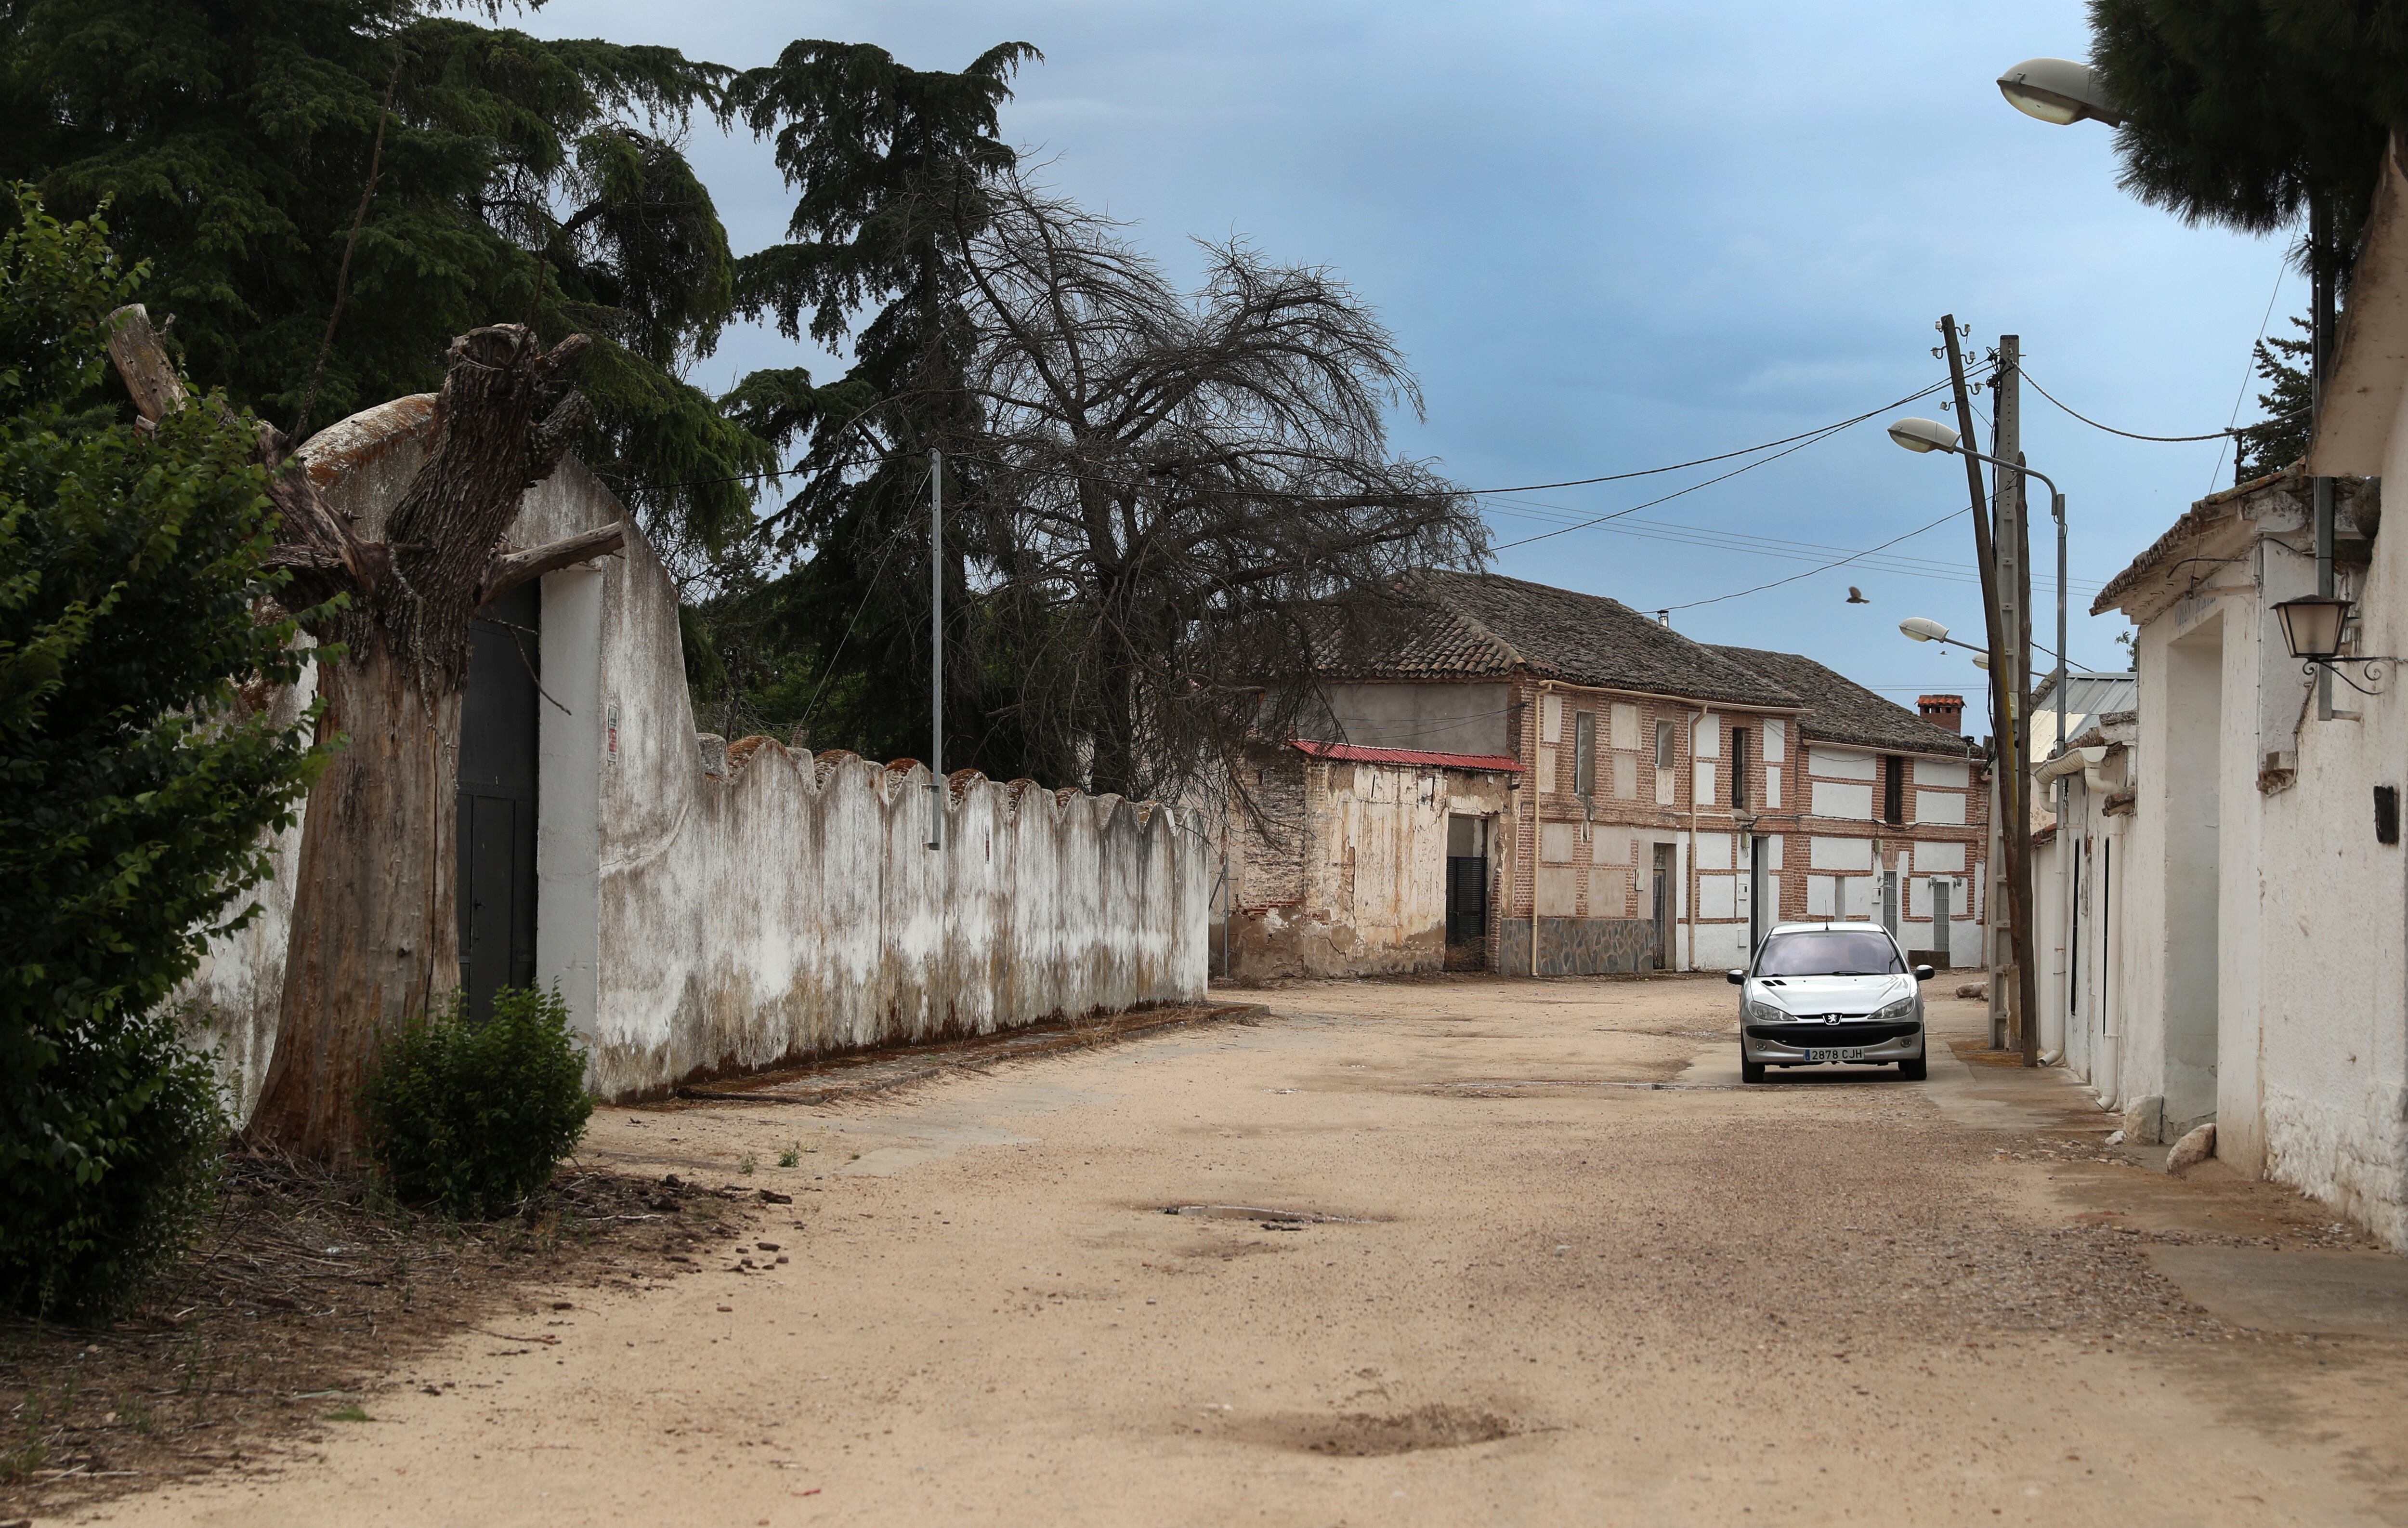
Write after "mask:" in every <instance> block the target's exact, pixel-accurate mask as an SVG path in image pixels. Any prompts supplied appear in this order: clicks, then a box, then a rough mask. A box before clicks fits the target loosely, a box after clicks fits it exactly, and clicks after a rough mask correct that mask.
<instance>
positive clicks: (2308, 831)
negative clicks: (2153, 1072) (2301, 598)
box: [2217, 414, 2408, 1251]
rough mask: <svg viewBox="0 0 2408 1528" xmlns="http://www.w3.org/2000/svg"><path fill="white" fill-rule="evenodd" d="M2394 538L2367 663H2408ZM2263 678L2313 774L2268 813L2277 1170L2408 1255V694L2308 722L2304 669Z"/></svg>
mask: <svg viewBox="0 0 2408 1528" xmlns="http://www.w3.org/2000/svg"><path fill="white" fill-rule="evenodd" d="M2384 478H2385V480H2386V485H2388V484H2390V483H2408V414H2403V417H2401V418H2399V419H2396V420H2395V421H2394V422H2393V425H2392V429H2391V434H2390V440H2389V443H2388V446H2387V448H2386V454H2385V462H2384ZM2391 532H2392V533H2391V534H2390V535H2389V536H2381V535H2378V536H2377V537H2376V538H2375V541H2374V545H2373V561H2372V566H2371V567H2369V568H2368V569H2366V570H2365V573H2364V584H2363V587H2362V590H2361V591H2360V593H2359V609H2360V611H2361V613H2362V614H2361V619H2362V620H2363V623H2364V630H2363V633H2362V635H2361V638H2360V641H2359V642H2358V651H2360V652H2372V653H2401V652H2408V648H2403V647H2402V646H2401V645H2400V644H2401V642H2403V641H2408V611H2403V609H2402V608H2401V600H2402V598H2408V535H2403V534H2402V533H2401V527H2400V526H2397V525H2395V526H2392V527H2391ZM2297 560H2298V559H2296V558H2294V557H2291V556H2289V555H2286V554H2283V553H2274V554H2272V555H2270V556H2269V558H2268V560H2267V564H2266V578H2267V583H2268V590H2269V595H2270V597H2272V595H2274V594H2276V593H2296V592H2300V591H2299V590H2298V589H2296V588H2289V587H2286V584H2296V583H2297V582H2298V577H2299V575H2298V570H2297V569H2286V568H2285V567H2284V566H2283V565H2284V564H2286V563H2291V562H2296V561H2297ZM2278 581H2282V582H2280V583H2278ZM2272 641H2274V642H2279V641H2280V639H2279V637H2276V638H2274V639H2272ZM2286 658H2287V655H2286ZM2286 668H2287V669H2288V672H2287V673H2286V672H2284V671H2283V670H2285V669H2286ZM2263 674H2264V678H2263V680H2262V682H2263V683H2264V684H2265V685H2266V687H2267V688H2268V689H2269V690H2272V692H2273V693H2272V695H2270V696H2269V698H2268V700H2267V703H2266V704H2265V705H2264V706H2263V707H2262V710H2263V713H2264V714H2265V715H2266V716H2267V717H2268V718H2269V724H2270V725H2272V726H2274V727H2277V728H2281V729H2282V730H2281V731H2279V732H2278V733H2277V734H2276V736H2275V738H2274V739H2273V740H2272V741H2270V742H2267V744H2266V747H2267V748H2268V749H2269V750H2273V749H2276V748H2279V747H2281V746H2284V741H2283V740H2284V737H2285V735H2286V734H2287V732H2288V730H2289V728H2290V727H2291V726H2293V725H2297V727H2298V746H2297V756H2298V774H2297V777H2296V781H2295V783H2294V784H2293V785H2292V786H2291V787H2290V788H2289V789H2287V790H2284V791H2282V792H2280V793H2279V794H2276V795H2273V796H2270V797H2268V798H2267V799H2266V800H2265V802H2264V806H2263V810H2264V814H2265V827H2264V830H2263V833H2262V835H2261V839H2260V844H2261V847H2260V853H2261V856H2262V868H2263V873H2262V875H2261V876H2260V878H2259V882H2260V885H2261V887H2262V888H2263V889H2262V900H2261V901H2260V904H2259V917H2260V928H2261V929H2262V930H2263V937H2262V939H2261V941H2260V942H2259V946H2258V951H2257V954H2258V959H2259V971H2258V986H2259V991H2260V993H2261V997H2260V1001H2259V1003H2258V1011H2259V1016H2260V1020H2261V1022H2260V1027H2259V1031H2258V1033H2257V1042H2258V1047H2259V1048H2258V1051H2257V1068H2256V1074H2257V1075H2256V1089H2255V1091H2256V1095H2257V1096H2256V1098H2255V1100H2254V1102H2255V1104H2256V1107H2257V1119H2258V1130H2257V1134H2258V1135H2259V1138H2260V1143H2259V1145H2260V1149H2261V1151H2262V1171H2263V1172H2264V1173H2265V1175H2267V1176H2269V1177H2272V1178H2273V1179H2275V1180H2277V1181H2279V1182H2283V1183H2287V1184H2290V1185H2292V1186H2293V1187H2295V1188H2298V1189H2302V1190H2304V1191H2306V1192H2308V1193H2311V1194H2314V1195H2315V1197H2317V1198H2318V1199H2320V1200H2323V1201H2324V1202H2326V1203H2327V1204H2331V1205H2333V1206H2334V1207H2335V1208H2336V1209H2338V1210H2340V1211H2342V1212H2343V1213H2344V1214H2346V1215H2348V1216H2349V1217H2350V1218H2352V1219H2355V1220H2357V1221H2358V1222H2359V1223H2361V1224H2363V1225H2365V1226H2367V1227H2368V1228H2369V1229H2370V1230H2372V1232H2374V1233H2375V1234H2376V1235H2378V1236H2380V1237H2381V1238H2382V1239H2383V1240H2384V1241H2385V1242H2386V1243H2388V1244H2389V1245H2390V1246H2391V1247H2393V1248H2395V1249H2397V1250H2401V1251H2408V858H2403V851H2402V849H2401V846H2400V845H2397V844H2381V843H2376V842H2375V839H2374V831H2373V808H2372V793H2373V787H2374V786H2378V785H2389V786H2399V787H2401V788H2403V789H2408V688H2403V686H2402V685H2401V681H2400V679H2399V678H2398V677H2396V676H2395V677H2393V678H2392V679H2391V680H2389V681H2388V682H2387V683H2386V684H2385V685H2383V686H2382V688H2383V689H2384V691H2385V692H2386V693H2384V694H2382V695H2378V696H2372V697H2364V696H2359V695H2357V694H2356V693H2354V692H2353V691H2351V690H2350V689H2349V688H2348V687H2347V686H2345V685H2339V684H2336V685H2334V704H2335V706H2336V707H2337V708H2339V709H2342V710H2345V711H2356V712H2357V713H2358V719H2357V720H2334V721H2317V720H2315V716H2314V713H2313V711H2310V712H2309V713H2308V719H2307V720H2306V721H2304V722H2296V721H2295V719H2296V718H2297V717H2298V715H2299V714H2300V709H2301V708H2300V702H2301V701H2302V700H2303V699H2305V686H2304V685H2303V684H2302V683H2301V682H2300V679H2299V676H2298V669H2297V666H2296V665H2291V664H2287V663H2285V664H2280V665H2278V664H2276V663H2274V662H2272V661H2271V659H2270V661H2269V662H2268V663H2267V664H2265V665H2264V666H2263ZM2222 1133H2223V1132H2222V1130H2221V1129H2220V1128H2219V1130H2218V1132H2217V1134H2218V1136H2219V1138H2220V1137H2221V1135H2222Z"/></svg>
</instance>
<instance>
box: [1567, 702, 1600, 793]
mask: <svg viewBox="0 0 2408 1528" xmlns="http://www.w3.org/2000/svg"><path fill="white" fill-rule="evenodd" d="M1572 794H1573V795H1575V796H1594V795H1596V794H1597V714H1596V713H1595V712H1593V711H1584V712H1582V713H1581V714H1578V715H1576V716H1574V717H1573V718H1572Z"/></svg>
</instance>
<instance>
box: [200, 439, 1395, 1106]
mask: <svg viewBox="0 0 2408 1528" xmlns="http://www.w3.org/2000/svg"><path fill="white" fill-rule="evenodd" d="M418 403H419V400H411V399H404V400H397V402H396V403H394V404H388V405H385V406H384V407H383V408H382V409H380V410H374V411H369V412H368V413H366V414H363V415H357V416H354V417H353V419H351V420H350V421H346V422H345V423H344V425H338V426H337V427H336V429H334V430H330V431H328V432H326V435H325V436H324V437H322V440H326V441H327V442H328V443H329V447H330V448H338V449H339V450H341V451H343V452H345V453H348V454H347V455H345V456H344V457H342V458H341V467H340V468H327V467H326V466H325V464H322V463H321V462H317V461H313V462H312V464H311V469H312V471H313V473H317V474H318V475H319V477H320V483H321V490H322V492H323V493H324V494H325V496H326V497H327V498H328V499H329V501H330V502H331V503H333V504H334V505H335V506H336V507H337V509H349V510H351V511H352V512H354V513H355V514H356V515H357V521H358V523H359V524H360V525H362V526H363V527H365V528H367V529H369V530H371V531H372V530H373V527H374V526H376V525H378V524H380V521H381V517H382V509H383V506H384V505H385V504H387V503H389V502H391V500H392V498H393V497H394V496H396V495H397V494H398V493H399V491H400V490H401V488H403V487H404V486H406V485H407V483H408V482H409V477H410V475H411V474H412V473H413V472H414V471H415V468H416V465H417V461H418V459H419V456H420V447H419V445H418V439H419V437H418V434H417V432H418V431H419V430H420V429H422V428H423V424H424V411H423V407H419V406H418ZM622 513H623V512H622V511H621V509H620V507H619V505H618V503H617V502H616V500H615V499H613V498H612V497H611V496H610V495H609V493H608V492H607V490H605V489H604V488H603V487H602V486H601V484H600V483H598V482H596V481H595V479H594V477H593V476H592V474H590V473H588V472H587V471H586V470H585V469H584V468H582V467H581V466H580V465H579V464H577V463H576V462H574V461H569V462H565V463H563V464H562V466H561V468H560V469H559V470H558V471H556V472H555V473H554V474H553V475H552V477H551V478H550V479H548V480H547V481H546V482H545V483H542V484H540V485H538V487H537V488H535V489H534V490H531V491H530V492H529V494H528V495H527V497H526V501H525V503H524V505H523V507H522V510H521V512H520V514H519V516H518V518H517V519H516V520H514V521H513V522H512V523H511V526H510V531H509V539H510V540H511V541H513V542H515V543H516V544H519V545H522V546H525V545H532V544H536V543H538V542H541V541H549V540H552V539H554V538H556V537H559V536H564V535H567V534H570V533H573V532H575V531H578V530H582V529H587V528H590V527H592V526H598V525H602V524H606V523H609V521H611V520H616V519H619V518H621V516H622ZM544 617H545V631H544V639H543V675H544V687H545V689H546V690H547V691H548V692H550V694H551V697H552V699H551V700H550V701H547V702H546V703H545V704H544V707H543V722H542V731H541V740H540V746H541V750H542V761H541V770H542V773H541V780H540V792H541V808H540V811H541V815H540V817H539V819H538V821H539V826H538V848H537V874H538V887H539V894H538V911H537V955H538V981H541V982H544V983H547V984H550V983H552V982H557V983H558V984H559V985H560V987H561V990H562V992H563V994H564V996H566V998H567V999H568V1002H569V1005H570V1012H571V1016H572V1017H573V1018H574V1020H575V1022H576V1024H577V1027H578V1028H579V1030H580V1031H582V1032H584V1033H585V1034H587V1035H588V1036H589V1037H591V1039H592V1041H593V1043H594V1062H593V1066H594V1072H593V1075H594V1080H595V1086H596V1088H598V1089H599V1090H600V1091H601V1092H602V1093H603V1094H604V1095H605V1096H606V1097H611V1098H628V1097H634V1096H639V1095H643V1094H647V1093H658V1092H661V1091H664V1090H666V1089H667V1088H669V1087H671V1086H673V1085H674V1084H676V1083H677V1082H679V1081H681V1080H685V1079H688V1078H692V1077H695V1076H697V1075H701V1074H711V1073H718V1072H724V1071H733V1070H742V1069H754V1068H760V1067H766V1066H771V1065H775V1064H779V1063H781V1062H788V1061H794V1060H802V1059H805V1058H808V1057H810V1056H814V1055H820V1054H824V1053H827V1052H831V1051H838V1050H844V1049H849V1048H854V1047H859V1046H867V1045H883V1044H891V1043H895V1042H897V1041H904V1040H913V1039H925V1038H930V1037H933V1036H937V1035H940V1034H955V1033H973V1032H989V1031H995V1030H998V1029H1005V1028H1011V1027H1013V1026H1017V1025H1024V1024H1028V1023H1031V1022H1034V1021H1036V1020H1039V1019H1042V1018H1045V1017H1048V1016H1053V1015H1056V1014H1063V1015H1071V1016H1081V1015H1085V1014H1089V1013H1094V1012H1098V1011H1112V1010H1118V1009H1125V1008H1128V1007H1131V1006H1134V1005H1136V1004H1140V1003H1145V1002H1194V1001H1197V1000H1199V999H1201V998H1202V997H1203V996H1204V993H1205V976H1206V971H1207V948H1208V925H1209V917H1210V902H1211V881H1212V863H1211V855H1210V854H1209V853H1208V852H1206V851H1205V850H1204V849H1203V848H1202V846H1201V845H1200V844H1199V843H1197V839H1196V838H1195V836H1194V835H1193V834H1192V833H1191V832H1189V831H1187V830H1186V829H1183V828H1182V827H1181V826H1180V825H1179V824H1178V823H1177V822H1175V821H1174V819H1173V815H1172V814H1171V813H1170V812H1169V811H1168V809H1166V808H1162V807H1158V806H1139V805H1135V804H1133V803H1129V802H1126V801H1123V800H1120V799H1118V798H1116V797H1088V796H1084V795H1082V794H1080V793H1078V792H1076V791H1060V792H1054V791H1047V790H1043V789H1040V788H1039V787H1037V786H1033V785H1030V784H1028V783H1026V782H1019V783H1015V784H1012V785H1002V784H997V783H995V782H991V781H988V780H986V779H984V778H983V777H982V776H980V775H977V774H975V773H969V772H964V773H961V774H957V775H955V776H954V777H953V780H952V782H951V783H950V788H949V790H948V792H947V806H946V824H947V827H946V834H945V841H946V847H945V848H944V849H943V850H942V851H941V852H931V851H930V850H929V849H927V848H926V847H925V843H926V838H927V826H928V795H929V793H928V791H927V790H926V789H925V786H926V785H927V773H926V771H925V769H922V768H920V767H919V766H916V765H913V766H910V767H909V768H905V769H889V768H886V767H883V766H880V765H877V764H872V763H869V762H867V761H865V760H862V759H859V758H856V757H853V756H851V755H829V756H824V757H820V758H817V759H814V758H812V757H810V756H809V755H803V754H794V753H789V752H788V751H787V750H786V749H785V748H783V747H781V745H779V744H778V743H776V742H771V741H769V740H767V739H752V740H746V741H745V742H739V743H738V744H737V745H736V746H735V747H734V748H731V749H730V750H729V755H730V764H729V767H728V768H727V770H726V771H725V772H724V774H720V775H711V774H707V773H705V772H704V767H703V763H702V757H701V754H700V751H699V749H698V748H697V746H696V743H695V720H694V710H693V704H692V700H691V699H690V697H689V696H688V695H687V692H686V686H685V677H684V663H683V658H682V656H681V645H680V639H679V634H678V621H677V602H676V596H675V592H674V590H673V588H672V587H671V585H670V584H669V581H668V579H667V574H666V573H665V572H664V570H663V569H661V567H660V564H659V562H658V560H657V559H656V558H655V557H654V556H653V555H652V550H651V548H650V546H649V545H648V544H647V543H646V542H645V541H644V539H643V537H642V536H641V534H640V533H639V532H638V531H637V530H636V529H635V528H634V527H633V526H629V534H628V544H627V548H626V550H625V552H624V554H623V555H618V556H613V557H608V558H602V559H598V560H597V562H596V563H595V564H589V565H587V566H586V567H584V568H581V569H567V570H565V571H563V572H560V573H554V574H552V575H550V576H549V577H548V578H547V579H546V580H545V584H544ZM279 703H283V704H289V705H293V706H294V707H296V708H297V706H298V704H299V703H300V698H299V697H297V696H296V697H287V698H285V699H283V700H282V701H280V702H279ZM563 707H565V708H566V710H565V711H564V710H562V709H561V708H563ZM614 713H615V714H616V716H617V719H618V727H617V743H618V746H617V748H616V750H615V753H614V752H613V751H611V749H610V748H609V737H608V735H607V733H608V728H609V717H610V716H611V715H612V714H614ZM287 836H288V837H289V838H290V839H291V840H292V842H291V843H290V844H287V843H282V842H279V845H278V850H279V856H280V857H281V858H279V872H282V871H284V870H286V869H288V868H289V866H290V863H291V861H292V858H293V857H294V855H295V854H297V844H298V837H299V835H298V833H297V831H296V832H294V833H293V834H290V835H287ZM1441 852H1442V851H1441ZM259 901H261V902H262V903H263V906H264V907H265V910H266V911H265V915H263V916H262V917H261V918H260V919H258V920H257V921H256V922H255V923H254V925H253V927H252V928H251V930H246V931H244V932H242V933H239V934H237V935H236V936H234V937H233V938H232V939H230V940H228V941H226V942H225V945H224V948H223V949H222V950H221V951H219V952H217V953H216V955H215V957H214V958H213V959H212V960H211V961H210V962H209V967H208V970H207V971H206V972H205V973H203V975H202V976H201V977H200V978H199V979H198V980H196V982H195V983H194V984H193V988H192V991H191V995H192V996H193V998H195V999H197V1000H198V1001H199V1002H201V1003H203V1004H204V1005H206V1006H207V1007H208V1008H209V1009H211V1010H213V1011H214V1014H215V1016H216V1024H217V1031H218V1034H219V1035H220V1037H221V1042H222V1055H223V1064H224V1065H225V1067H226V1068H227V1070H228V1071H229V1072H230V1074H232V1081H233V1082H234V1084H235V1088H236V1095H237V1098H238V1100H239V1103H240V1104H241V1107H242V1109H243V1111H244V1112H246V1113H247V1112H248V1110H249V1108H250V1107H251V1104H252V1103H255V1101H256V1094H257V1086H258V1080H259V1079H260V1078H261V1077H262V1076H264V1075H265V1064H266V1060H267V1058H268V1055H269V1054H270V1053H271V1051H272V1046H273V1034H274V1028H275V1016H276V1009H277V1002H278V997H279V991H280V988H281V985H282V972H283V957H284V946H285V943H286V939H287V937H288V928H289V915H290V907H291V895H290V892H289V890H287V889H286V888H285V884H284V882H282V881H281V880H279V881H278V882H277V883H274V884H272V885H271V886H269V887H263V888H262V895H261V896H260V898H259Z"/></svg>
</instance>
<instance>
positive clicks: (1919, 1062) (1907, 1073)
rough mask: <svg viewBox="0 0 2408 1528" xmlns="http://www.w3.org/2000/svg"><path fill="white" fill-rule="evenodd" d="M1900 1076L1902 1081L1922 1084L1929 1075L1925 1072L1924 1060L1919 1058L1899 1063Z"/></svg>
mask: <svg viewBox="0 0 2408 1528" xmlns="http://www.w3.org/2000/svg"><path fill="white" fill-rule="evenodd" d="M1898 1074H1899V1079H1900V1080H1901V1081H1905V1082H1921V1081H1922V1080H1923V1079H1924V1077H1925V1076H1926V1075H1927V1073H1926V1071H1925V1061H1924V1058H1923V1057H1921V1056H1918V1057H1916V1058H1915V1059H1914V1060H1911V1061H1900V1062H1899V1063H1898Z"/></svg>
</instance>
